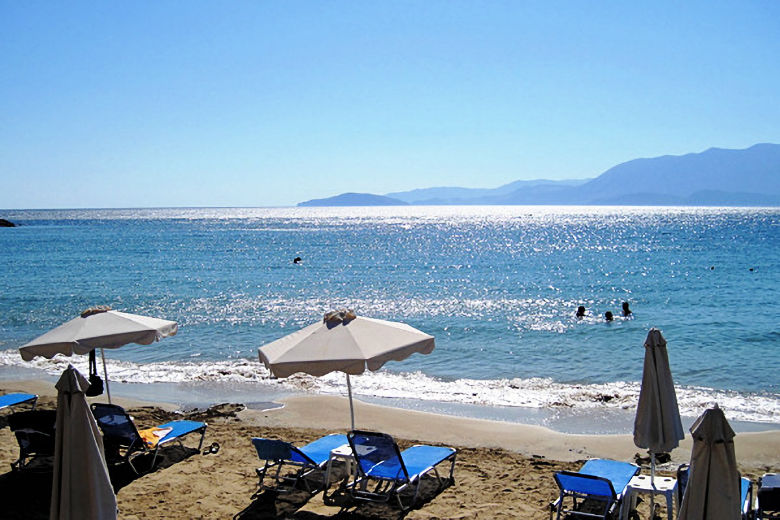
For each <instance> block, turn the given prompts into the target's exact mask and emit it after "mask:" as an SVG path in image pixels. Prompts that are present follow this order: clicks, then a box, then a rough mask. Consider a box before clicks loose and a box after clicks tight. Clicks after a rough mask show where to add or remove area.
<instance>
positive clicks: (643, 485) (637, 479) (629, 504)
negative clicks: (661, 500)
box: [620, 475, 677, 520]
mask: <svg viewBox="0 0 780 520" xmlns="http://www.w3.org/2000/svg"><path fill="white" fill-rule="evenodd" d="M639 493H646V494H650V495H663V496H665V497H666V514H667V516H668V518H669V520H673V518H674V505H675V500H676V497H677V479H676V478H672V477H660V476H658V475H656V476H655V479H653V482H652V483H651V482H650V475H635V476H634V477H632V478H631V480H629V481H628V486H626V492H625V494H624V495H623V505H622V506H621V507H620V519H621V520H627V519H628V514H629V513H630V512H631V510H632V509H636V499H637V497H638V495H639Z"/></svg>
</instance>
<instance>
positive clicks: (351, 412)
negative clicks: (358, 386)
mask: <svg viewBox="0 0 780 520" xmlns="http://www.w3.org/2000/svg"><path fill="white" fill-rule="evenodd" d="M347 392H349V418H350V419H351V420H352V429H353V430H354V429H355V409H354V408H353V406H352V383H350V382H349V374H347Z"/></svg>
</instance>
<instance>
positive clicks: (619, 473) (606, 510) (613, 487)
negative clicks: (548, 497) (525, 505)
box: [551, 459, 639, 519]
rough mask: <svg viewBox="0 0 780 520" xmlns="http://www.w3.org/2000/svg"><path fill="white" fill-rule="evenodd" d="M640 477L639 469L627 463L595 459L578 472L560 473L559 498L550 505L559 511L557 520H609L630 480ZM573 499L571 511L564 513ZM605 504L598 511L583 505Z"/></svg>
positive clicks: (557, 478)
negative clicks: (566, 519) (575, 519)
mask: <svg viewBox="0 0 780 520" xmlns="http://www.w3.org/2000/svg"><path fill="white" fill-rule="evenodd" d="M637 473H639V467H638V466H637V465H635V464H630V463H628V462H620V461H617V460H609V459H592V460H589V461H587V462H586V463H585V464H584V465H583V466H582V468H580V470H579V471H578V472H576V473H575V472H572V471H559V472H557V473H556V474H555V483H556V484H558V489H560V495H559V496H558V499H557V500H556V501H555V502H553V503H552V504H551V506H552V508H553V510H555V511H557V516H556V518H558V519H559V518H561V515H571V516H581V517H586V518H604V519H606V518H607V515H609V514H611V512H613V511H614V510H615V509H616V507H617V505H618V504H619V503H620V500H621V499H622V498H623V493H624V492H625V490H626V486H628V482H629V481H630V480H631V478H632V477H633V476H634V475H636V474H637ZM567 498H571V499H572V506H571V508H570V509H565V503H566V499H567ZM586 501H589V502H590V503H595V504H602V503H603V506H602V507H601V508H598V510H593V511H591V510H587V511H586V510H584V509H583V507H582V506H583V503H584V502H586Z"/></svg>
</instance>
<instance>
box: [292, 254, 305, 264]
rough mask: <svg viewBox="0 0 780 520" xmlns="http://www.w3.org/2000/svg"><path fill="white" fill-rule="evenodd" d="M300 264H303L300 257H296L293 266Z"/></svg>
mask: <svg viewBox="0 0 780 520" xmlns="http://www.w3.org/2000/svg"><path fill="white" fill-rule="evenodd" d="M301 262H303V259H302V258H301V257H300V256H296V257H295V259H294V260H293V263H294V264H300V263H301Z"/></svg>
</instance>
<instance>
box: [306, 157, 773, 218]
mask: <svg viewBox="0 0 780 520" xmlns="http://www.w3.org/2000/svg"><path fill="white" fill-rule="evenodd" d="M408 204H412V205H493V204H496V205H498V204H501V205H535V204H536V205H618V206H620V205H626V206H629V205H630V206H643V205H646V206H780V145H779V144H770V143H763V144H756V145H753V146H751V147H750V148H746V149H744V150H728V149H722V148H710V149H709V150H705V151H704V152H701V153H690V154H686V155H664V156H661V157H654V158H649V159H634V160H632V161H628V162H624V163H621V164H618V165H617V166H614V167H612V168H610V169H608V170H607V171H605V172H604V173H602V174H601V175H599V176H598V177H596V178H594V179H579V180H564V181H551V180H532V181H526V180H521V181H515V182H512V183H509V184H506V185H504V186H500V187H498V188H457V187H439V188H423V189H416V190H411V191H401V192H396V193H387V194H385V195H374V194H371V193H342V194H341V195H336V196H334V197H327V198H322V199H313V200H308V201H305V202H301V203H299V204H298V206H393V205H408Z"/></svg>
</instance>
